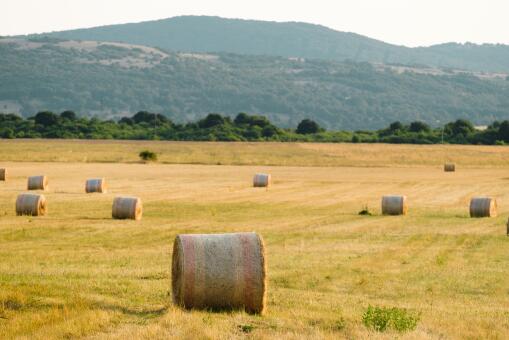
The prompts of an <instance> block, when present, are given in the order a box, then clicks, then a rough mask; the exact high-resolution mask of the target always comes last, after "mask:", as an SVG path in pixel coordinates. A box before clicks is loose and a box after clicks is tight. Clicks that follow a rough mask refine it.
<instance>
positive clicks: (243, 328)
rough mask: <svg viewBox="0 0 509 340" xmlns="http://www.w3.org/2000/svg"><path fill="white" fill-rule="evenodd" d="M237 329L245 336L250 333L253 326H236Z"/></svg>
mask: <svg viewBox="0 0 509 340" xmlns="http://www.w3.org/2000/svg"><path fill="white" fill-rule="evenodd" d="M238 327H239V330H240V331H241V332H242V333H246V334H249V333H251V332H252V331H253V330H254V329H255V326H253V325H250V324H245V325H238Z"/></svg>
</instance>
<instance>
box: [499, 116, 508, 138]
mask: <svg viewBox="0 0 509 340" xmlns="http://www.w3.org/2000/svg"><path fill="white" fill-rule="evenodd" d="M498 138H499V139H501V140H503V141H504V142H509V121H507V120H504V121H503V122H502V123H500V125H499V127H498Z"/></svg>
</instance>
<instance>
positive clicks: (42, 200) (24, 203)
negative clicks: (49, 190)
mask: <svg viewBox="0 0 509 340" xmlns="http://www.w3.org/2000/svg"><path fill="white" fill-rule="evenodd" d="M47 211H48V209H47V204H46V197H44V195H35V194H21V195H18V198H17V199H16V215H18V216H23V215H28V216H44V215H46V213H47Z"/></svg>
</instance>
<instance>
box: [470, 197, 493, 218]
mask: <svg viewBox="0 0 509 340" xmlns="http://www.w3.org/2000/svg"><path fill="white" fill-rule="evenodd" d="M496 216H497V201H496V200H495V199H494V198H490V197H474V198H472V200H470V217H496Z"/></svg>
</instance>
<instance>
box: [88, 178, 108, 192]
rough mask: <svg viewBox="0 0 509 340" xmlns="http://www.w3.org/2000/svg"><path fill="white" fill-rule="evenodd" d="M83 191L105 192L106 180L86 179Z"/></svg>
mask: <svg viewBox="0 0 509 340" xmlns="http://www.w3.org/2000/svg"><path fill="white" fill-rule="evenodd" d="M85 192H86V193H87V194H89V193H93V192H99V193H106V192H107V186H106V180H105V179H104V178H94V179H89V180H87V183H86V184H85Z"/></svg>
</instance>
